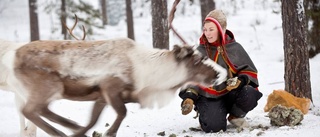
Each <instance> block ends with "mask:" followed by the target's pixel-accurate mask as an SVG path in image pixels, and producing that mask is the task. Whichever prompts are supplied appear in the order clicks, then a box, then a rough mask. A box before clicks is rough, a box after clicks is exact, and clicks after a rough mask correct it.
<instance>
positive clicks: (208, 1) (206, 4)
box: [200, 0, 216, 24]
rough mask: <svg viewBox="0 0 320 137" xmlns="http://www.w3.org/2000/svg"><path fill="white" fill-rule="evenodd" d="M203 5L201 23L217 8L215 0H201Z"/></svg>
mask: <svg viewBox="0 0 320 137" xmlns="http://www.w3.org/2000/svg"><path fill="white" fill-rule="evenodd" d="M200 6H201V24H202V23H203V21H204V19H205V18H206V16H207V14H208V13H209V12H210V11H211V10H214V9H215V8H216V3H215V2H214V0H200Z"/></svg>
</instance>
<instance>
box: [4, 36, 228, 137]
mask: <svg viewBox="0 0 320 137" xmlns="http://www.w3.org/2000/svg"><path fill="white" fill-rule="evenodd" d="M7 58H8V59H10V61H7V62H6V63H5V65H6V67H7V68H9V73H10V74H11V75H13V76H14V79H13V80H12V81H13V83H16V86H18V87H20V90H21V92H23V93H24V94H25V97H26V102H25V105H24V106H23V107H22V109H21V113H22V114H23V115H24V116H25V117H26V118H27V119H29V120H30V121H32V122H33V123H34V124H35V125H37V126H38V127H40V128H41V129H42V130H43V131H45V132H46V133H48V134H50V135H52V136H61V137H65V136H67V135H66V134H65V133H63V132H61V131H60V130H58V129H56V128H55V127H54V126H52V125H51V124H49V123H47V122H46V121H45V119H46V120H50V121H52V122H55V123H57V124H60V125H62V126H64V127H66V128H68V129H71V130H72V131H73V132H74V134H73V135H72V136H77V137H78V136H84V135H85V133H86V132H87V131H88V130H89V129H90V128H92V127H93V126H94V124H95V123H96V121H97V119H98V118H99V116H100V114H101V112H102V111H103V108H104V107H105V106H106V105H110V106H111V107H113V108H114V110H115V111H116V113H117V114H118V115H117V118H116V120H115V122H114V124H113V125H112V126H111V127H110V128H109V130H108V131H106V132H105V133H104V136H116V134H117V131H118V128H119V126H120V125H121V123H122V121H123V119H124V118H125V117H126V112H127V108H126V107H125V103H129V102H134V103H139V104H140V105H141V107H142V108H144V107H149V108H152V107H154V106H155V105H159V106H160V107H161V106H164V105H166V104H167V103H168V102H169V100H170V99H171V98H170V97H173V96H172V95H173V94H174V93H175V92H176V91H177V89H178V88H180V87H181V88H185V87H184V85H185V84H187V83H189V82H193V83H199V84H202V85H205V86H212V85H214V84H220V83H222V82H225V80H226V77H227V71H226V70H225V69H224V68H222V67H221V66H219V65H217V64H216V63H215V62H213V61H212V60H210V59H208V58H205V57H203V56H202V55H201V54H199V53H198V52H197V51H196V50H195V49H193V48H192V47H190V46H182V47H180V46H174V48H173V50H161V49H154V48H146V47H143V46H140V45H139V44H137V43H136V42H135V41H133V40H131V39H127V38H118V39H110V40H104V41H67V40H62V41H57V40H49V41H34V42H30V43H28V44H26V45H24V46H22V47H21V48H18V49H17V50H16V51H13V52H10V53H8V54H7ZM58 99H69V100H75V101H94V102H95V103H94V106H93V109H92V115H91V119H90V121H89V123H88V125H86V126H85V127H82V126H80V125H78V124H76V123H75V122H74V121H72V120H69V119H66V118H64V117H62V116H60V115H57V114H55V113H54V112H52V111H51V110H50V109H49V108H48V105H49V104H50V103H51V102H52V101H54V100H58Z"/></svg>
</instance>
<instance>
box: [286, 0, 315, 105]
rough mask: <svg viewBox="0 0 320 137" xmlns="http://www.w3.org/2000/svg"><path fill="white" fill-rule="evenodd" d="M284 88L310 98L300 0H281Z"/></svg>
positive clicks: (306, 49)
mask: <svg viewBox="0 0 320 137" xmlns="http://www.w3.org/2000/svg"><path fill="white" fill-rule="evenodd" d="M281 6H282V7H281V8H282V21H283V22H282V27H283V38H284V61H285V73H284V78H285V90H286V91H288V92H290V93H292V94H293V95H295V96H297V97H306V98H309V99H311V100H312V95H311V83H310V69H309V53H308V45H307V38H306V36H307V35H306V34H307V33H306V31H307V29H306V28H305V26H306V24H305V23H306V21H305V12H304V8H303V3H302V2H301V1H300V0H291V1H289V0H282V5H281Z"/></svg>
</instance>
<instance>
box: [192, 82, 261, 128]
mask: <svg viewBox="0 0 320 137" xmlns="http://www.w3.org/2000/svg"><path fill="white" fill-rule="evenodd" d="M261 96H262V93H260V92H259V91H258V90H256V89H255V88H253V87H251V86H244V87H243V88H242V89H241V90H238V91H237V90H233V91H230V92H229V93H228V94H227V95H225V96H223V97H220V98H217V99H213V98H206V97H203V96H199V98H198V99H197V101H196V103H195V105H196V110H198V112H199V122H200V125H201V128H202V130H203V131H205V132H207V133H208V132H219V131H220V130H223V131H225V130H226V127H227V119H226V117H227V114H231V115H233V116H236V117H244V116H245V115H246V114H247V113H248V112H249V111H251V110H252V109H254V108H255V107H256V106H257V105H258V100H259V99H260V98H261Z"/></svg>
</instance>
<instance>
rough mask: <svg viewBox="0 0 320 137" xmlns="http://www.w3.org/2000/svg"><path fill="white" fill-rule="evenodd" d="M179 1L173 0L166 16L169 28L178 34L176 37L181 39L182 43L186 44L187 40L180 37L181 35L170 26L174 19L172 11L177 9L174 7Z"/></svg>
mask: <svg viewBox="0 0 320 137" xmlns="http://www.w3.org/2000/svg"><path fill="white" fill-rule="evenodd" d="M179 2H180V0H175V1H174V3H173V6H172V8H171V11H170V14H169V18H168V22H169V29H171V30H172V31H173V33H174V34H175V35H177V36H178V38H179V39H180V40H181V41H182V43H183V44H185V45H188V44H187V42H186V41H185V40H184V39H183V38H182V37H181V35H180V34H179V33H178V32H177V31H176V30H175V29H174V28H173V26H172V21H173V19H174V13H175V12H176V10H177V8H176V7H177V5H178V4H179Z"/></svg>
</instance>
